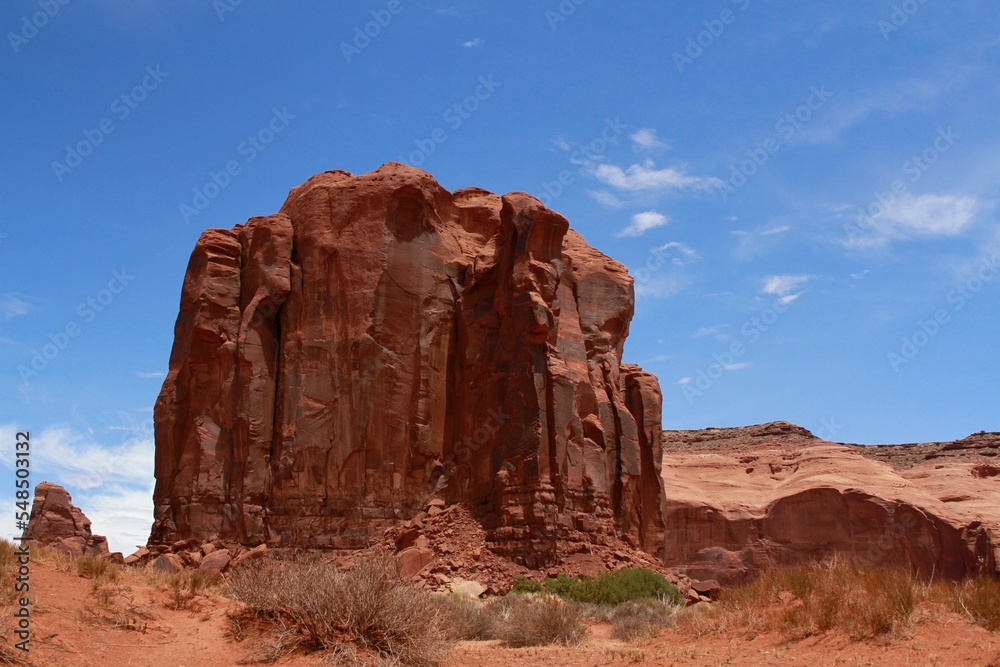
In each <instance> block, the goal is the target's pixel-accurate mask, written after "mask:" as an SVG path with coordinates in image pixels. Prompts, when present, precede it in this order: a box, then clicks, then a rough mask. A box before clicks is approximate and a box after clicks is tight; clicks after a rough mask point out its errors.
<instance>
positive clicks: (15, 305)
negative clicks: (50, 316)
mask: <svg viewBox="0 0 1000 667" xmlns="http://www.w3.org/2000/svg"><path fill="white" fill-rule="evenodd" d="M31 310H32V306H31V304H29V303H27V302H26V301H22V300H21V299H19V298H17V297H16V296H14V295H13V294H11V293H10V292H7V293H5V294H0V315H3V318H4V319H5V320H12V319H14V318H15V317H19V316H21V315H27V314H28V313H29V312H31Z"/></svg>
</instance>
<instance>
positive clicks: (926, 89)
mask: <svg viewBox="0 0 1000 667" xmlns="http://www.w3.org/2000/svg"><path fill="white" fill-rule="evenodd" d="M63 1H65V0H63ZM39 26H40V27H39ZM0 29H2V32H3V33H4V35H5V37H4V40H3V43H2V44H0V77H2V82H3V87H2V89H3V91H4V102H3V105H2V116H0V140H2V150H0V169H2V173H3V178H2V181H0V267H2V268H0V272H2V275H3V282H2V285H0V372H2V373H3V377H4V378H5V379H4V381H3V382H2V383H0V393H2V404H3V411H2V413H0V437H2V439H3V442H4V443H8V444H5V445H3V446H2V447H0V461H3V463H4V467H3V469H4V470H8V473H5V474H11V475H12V473H10V471H9V470H10V461H11V458H12V451H13V444H12V443H13V438H14V436H13V433H14V432H15V430H19V429H30V430H31V432H32V436H33V441H34V445H35V446H34V450H33V457H34V458H33V469H32V471H33V480H34V481H35V482H39V481H42V480H43V479H48V480H51V481H56V482H59V483H63V484H65V485H66V486H67V487H68V488H69V489H70V491H71V492H72V493H73V495H74V500H75V501H76V502H77V503H78V504H80V505H81V506H82V507H83V508H84V509H85V511H87V513H88V514H89V515H90V516H91V518H92V519H93V520H94V523H95V528H96V530H98V531H100V532H104V533H107V534H108V535H109V537H110V539H111V542H112V546H113V547H114V548H117V549H123V550H126V551H130V550H131V545H133V544H137V543H140V542H144V540H145V537H146V534H147V531H148V526H149V522H150V518H149V517H150V507H151V503H150V500H149V496H150V492H151V488H152V456H153V454H152V451H153V450H152V424H151V414H152V413H151V408H152V405H153V403H154V401H155V399H156V395H157V393H158V391H159V387H160V383H161V382H162V378H163V374H164V371H165V370H166V364H167V359H168V355H169V352H170V345H171V341H172V329H173V323H174V318H175V317H176V313H177V306H178V300H179V295H180V286H181V281H182V278H183V274H184V269H185V266H186V263H187V260H188V256H189V254H190V251H191V249H192V247H193V246H194V243H195V241H196V239H197V238H198V235H199V234H200V232H201V231H202V230H203V229H205V228H208V227H231V226H232V225H234V224H236V223H241V222H244V221H245V220H246V219H247V218H248V217H250V216H254V215H264V214H268V213H272V212H274V211H276V210H277V209H278V208H279V207H280V206H281V204H282V202H283V201H284V199H285V196H286V195H287V193H288V190H289V189H291V188H292V187H294V186H296V185H298V184H299V183H301V182H303V181H304V180H305V179H306V178H308V177H309V176H310V175H312V174H313V173H316V172H319V171H323V170H325V169H334V168H336V169H346V170H348V171H351V172H354V173H364V172H367V171H370V170H372V169H374V168H377V167H378V166H379V165H380V164H382V163H384V162H388V161H393V160H396V161H406V162H409V163H411V164H414V165H416V166H420V167H422V168H425V169H427V170H428V171H430V172H431V173H433V174H434V175H435V176H436V177H437V178H438V180H439V181H440V182H441V183H442V184H443V185H444V186H445V187H447V188H449V189H452V190H454V189H457V188H461V187H466V186H479V187H484V188H487V189H490V190H493V191H495V192H500V193H505V192H509V191H514V190H522V191H526V192H529V193H532V194H535V195H538V196H542V197H543V199H544V200H545V201H546V203H548V204H549V205H550V206H551V207H553V208H555V209H556V210H558V211H560V212H561V213H563V214H564V215H566V217H567V218H568V219H569V220H570V222H571V224H572V225H573V226H574V227H575V228H576V229H577V230H579V231H580V232H581V233H582V234H583V235H584V236H585V237H586V239H587V240H588V241H589V242H590V243H591V244H592V245H594V246H596V247H597V248H599V249H600V250H602V251H603V252H605V253H607V254H609V255H611V256H612V257H615V258H616V259H618V260H620V261H622V262H623V263H624V264H626V265H627V266H628V267H629V268H630V269H631V271H632V272H633V274H634V275H635V276H636V278H637V285H636V292H637V304H636V315H635V319H634V320H633V323H632V334H631V337H630V338H629V341H628V344H627V346H626V359H627V360H628V361H631V362H635V363H639V364H641V365H642V366H644V367H645V368H647V369H648V370H650V371H653V372H655V373H656V374H657V375H658V376H659V378H660V382H661V384H662V387H663V394H664V406H663V407H664V412H663V420H664V425H665V426H666V427H667V428H700V427H705V426H732V425H743V424H751V423H759V422H764V421H769V420H775V419H785V420H789V421H793V422H796V423H799V424H801V425H803V426H805V427H807V428H810V429H812V430H813V431H815V432H817V433H819V434H821V435H823V436H825V437H827V438H831V439H835V440H841V441H847V442H863V443H883V442H909V441H936V440H945V439H955V438H961V437H963V436H965V435H967V434H969V433H970V432H973V431H978V430H980V429H986V430H1000V417H998V411H997V409H996V402H997V391H996V377H997V369H998V365H1000V363H998V362H1000V351H998V346H997V343H996V340H997V338H996V336H997V334H996V332H997V330H998V328H1000V310H998V302H1000V267H998V265H997V262H998V259H1000V258H998V253H1000V232H998V229H1000V228H998V225H997V220H998V209H997V203H998V202H1000V191H998V190H1000V189H998V174H1000V169H998V167H1000V123H998V122H997V109H998V108H1000V104H998V102H1000V99H998V98H1000V77H998V76H997V62H1000V37H998V35H1000V13H998V12H997V11H996V8H995V5H994V3H990V2H986V1H985V0H984V1H981V2H978V1H974V0H968V1H965V2H957V3H956V2H950V3H947V2H943V1H942V0H924V1H919V0H907V1H906V2H896V3H894V2H891V1H888V0H878V1H874V2H873V1H872V0H864V1H861V0H839V1H832V0H830V1H815V2H809V3H802V2H792V1H791V0H784V1H777V2H769V3H764V2H759V1H757V0H714V1H712V2H699V3H681V2H662V3H652V2H648V3H647V2H612V1H611V0H563V1H562V2H559V1H558V0H532V1H531V2H528V1H523V0H511V1H508V2H504V3H489V5H488V6H487V3H476V2H467V1H462V0H453V1H447V0H398V1H395V2H390V0H379V1H375V2H351V3H320V2H283V3H262V2H249V1H245V2H237V1H236V0H217V1H216V2H214V3H213V2H210V1H209V0H204V1H201V2H193V1H188V2H180V1H176V0H171V1H169V2H168V1H167V0H137V1H135V2H121V1H119V0H94V1H92V2H82V1H79V0H78V1H77V2H67V3H66V4H60V2H59V0H41V2H39V1H38V0H12V1H10V2H6V3H4V5H3V7H2V8H0ZM366 32H367V33H368V34H367V35H366V34H365V33H366ZM12 481H13V477H12V476H11V482H12ZM12 487H13V484H12V483H11V484H10V485H0V488H8V489H10V488H12ZM10 497H11V494H10V492H0V500H4V499H10ZM11 502H12V501H11ZM11 506H12V505H8V507H11ZM8 523H9V522H8V521H5V522H4V527H5V532H7V533H12V532H13V529H12V528H11V529H10V530H7V529H6V526H7V524H8Z"/></svg>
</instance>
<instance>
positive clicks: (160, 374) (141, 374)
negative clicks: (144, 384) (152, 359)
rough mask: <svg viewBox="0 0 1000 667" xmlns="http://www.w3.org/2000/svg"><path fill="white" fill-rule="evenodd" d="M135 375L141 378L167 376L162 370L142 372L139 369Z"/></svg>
mask: <svg viewBox="0 0 1000 667" xmlns="http://www.w3.org/2000/svg"><path fill="white" fill-rule="evenodd" d="M136 375H138V376H139V377H141V378H146V379H150V378H165V377H167V374H166V373H164V372H162V371H153V372H151V373H144V372H142V371H140V372H138V373H136Z"/></svg>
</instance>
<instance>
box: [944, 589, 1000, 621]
mask: <svg viewBox="0 0 1000 667" xmlns="http://www.w3.org/2000/svg"><path fill="white" fill-rule="evenodd" d="M954 606H955V608H956V610H957V611H959V612H960V613H964V614H966V615H968V616H969V618H971V619H972V620H973V621H975V622H976V623H978V624H980V625H981V626H983V627H984V628H986V629H987V630H989V631H990V632H997V631H1000V581H997V580H996V579H993V578H988V577H977V578H975V579H969V580H968V581H966V582H964V583H962V584H958V585H957V586H956V587H955V598H954Z"/></svg>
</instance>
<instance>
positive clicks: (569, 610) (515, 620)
mask: <svg viewBox="0 0 1000 667" xmlns="http://www.w3.org/2000/svg"><path fill="white" fill-rule="evenodd" d="M508 597H511V598H512V600H511V606H510V608H509V609H507V610H506V619H505V620H504V621H502V622H500V623H498V631H497V638H498V639H502V640H503V641H504V642H506V643H507V645H508V646H512V647H515V648H520V647H523V646H544V645H548V644H563V645H565V646H572V645H574V644H579V643H580V642H581V641H583V639H584V638H585V637H586V636H587V626H586V624H585V622H584V620H585V618H586V616H587V610H586V608H585V607H584V606H583V605H581V604H579V603H577V602H572V601H569V600H563V599H560V598H558V597H556V596H554V595H537V596H536V595H531V596H527V595H518V596H508Z"/></svg>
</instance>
